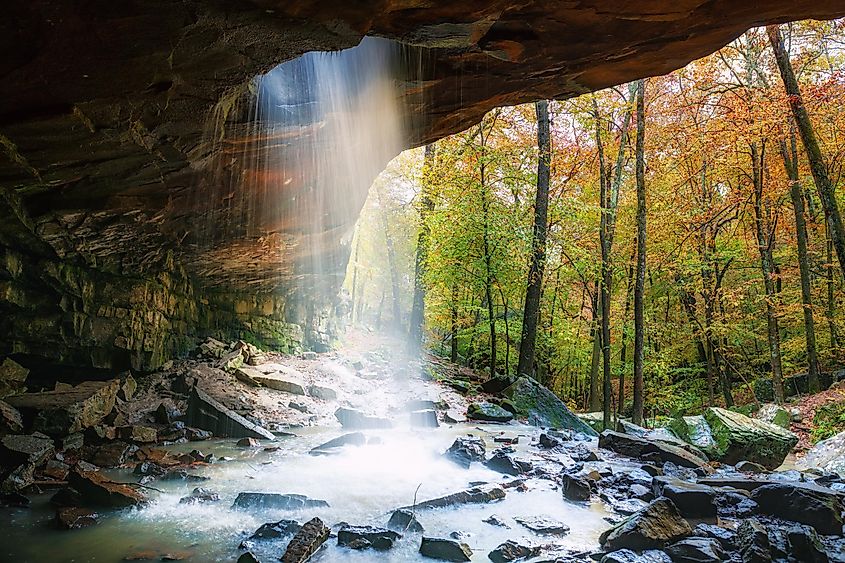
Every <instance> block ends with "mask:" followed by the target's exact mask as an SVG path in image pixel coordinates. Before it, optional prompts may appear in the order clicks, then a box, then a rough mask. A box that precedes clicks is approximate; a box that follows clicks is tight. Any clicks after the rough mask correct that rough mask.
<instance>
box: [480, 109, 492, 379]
mask: <svg viewBox="0 0 845 563" xmlns="http://www.w3.org/2000/svg"><path fill="white" fill-rule="evenodd" d="M478 129H479V137H480V138H481V155H480V157H481V158H480V161H481V162H480V165H479V179H480V181H481V209H482V214H483V221H484V224H483V236H482V239H483V240H482V242H483V252H484V273H485V276H484V297H485V300H486V301H487V320H488V323H489V325H490V377H491V378H493V377H496V312H495V308H494V305H493V258H492V256H491V248H490V247H491V245H490V194H488V193H487V191H488V186H487V178H486V165H485V156H484V152H485V138H484V121H482V122H481V124H480V125H479V126H478Z"/></svg>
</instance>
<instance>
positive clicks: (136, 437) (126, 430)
mask: <svg viewBox="0 0 845 563" xmlns="http://www.w3.org/2000/svg"><path fill="white" fill-rule="evenodd" d="M115 430H116V432H117V435H118V436H119V437H120V438H121V439H122V440H128V441H130V442H135V443H141V444H144V443H150V442H155V441H156V439H157V437H158V436H157V431H156V429H155V428H153V427H151V426H141V425H138V424H133V425H132V426H121V427H119V428H116V429H115Z"/></svg>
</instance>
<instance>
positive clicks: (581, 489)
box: [562, 473, 592, 502]
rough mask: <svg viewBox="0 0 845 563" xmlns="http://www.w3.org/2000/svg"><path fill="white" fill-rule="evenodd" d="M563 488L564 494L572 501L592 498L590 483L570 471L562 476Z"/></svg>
mask: <svg viewBox="0 0 845 563" xmlns="http://www.w3.org/2000/svg"><path fill="white" fill-rule="evenodd" d="M562 479H563V483H562V485H563V486H562V490H563V496H564V497H565V498H566V499H568V500H572V501H576V502H580V501H587V500H590V494H591V492H592V491H591V489H590V483H589V482H588V481H587V480H586V479H583V478H581V477H576V476H574V475H570V474H568V473H564V474H563V476H562Z"/></svg>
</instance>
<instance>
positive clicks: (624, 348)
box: [616, 241, 636, 416]
mask: <svg viewBox="0 0 845 563" xmlns="http://www.w3.org/2000/svg"><path fill="white" fill-rule="evenodd" d="M635 243H636V241H635ZM634 252H636V250H634ZM633 254H634V253H633V252H632V255H631V263H630V264H629V265H628V282H627V283H626V284H625V313H624V314H623V315H622V344H621V346H620V350H619V400H618V401H617V404H616V412H618V413H619V415H620V416H621V415H622V411H623V410H624V408H625V370H626V369H627V365H626V364H627V361H628V334H627V332H628V314H629V313H630V312H631V297H632V295H633V292H634V262H635V261H636V257H635V256H634V255H633Z"/></svg>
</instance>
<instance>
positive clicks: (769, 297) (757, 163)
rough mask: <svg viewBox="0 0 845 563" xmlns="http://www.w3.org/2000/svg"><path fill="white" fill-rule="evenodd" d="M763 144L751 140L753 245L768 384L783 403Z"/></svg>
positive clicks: (771, 231)
mask: <svg viewBox="0 0 845 563" xmlns="http://www.w3.org/2000/svg"><path fill="white" fill-rule="evenodd" d="M764 159H765V145H763V148H762V149H761V148H759V147H758V146H757V143H751V165H752V178H753V182H754V227H755V231H756V234H757V247H758V249H759V251H760V269H761V270H762V273H763V286H764V288H765V291H766V326H767V329H768V330H767V332H768V340H769V360H770V362H771V366H772V384H773V387H774V390H775V402H777V403H778V404H781V403H783V398H784V396H783V368H782V365H781V354H780V330H779V328H778V319H777V315H776V310H775V303H774V301H775V299H776V297H777V291H776V289H775V282H774V258H773V252H772V247H773V246H774V232H773V226H772V225H771V221H770V220H766V217H765V216H764V214H763V163H764Z"/></svg>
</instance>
